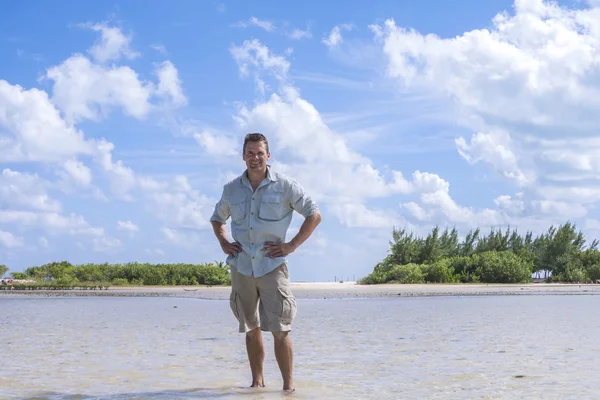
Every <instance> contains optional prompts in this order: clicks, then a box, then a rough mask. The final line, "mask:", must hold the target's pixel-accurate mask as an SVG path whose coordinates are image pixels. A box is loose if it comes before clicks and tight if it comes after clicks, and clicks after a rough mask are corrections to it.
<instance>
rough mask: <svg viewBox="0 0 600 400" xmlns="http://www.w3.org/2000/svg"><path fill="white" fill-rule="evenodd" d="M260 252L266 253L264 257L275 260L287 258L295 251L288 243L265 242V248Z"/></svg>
mask: <svg viewBox="0 0 600 400" xmlns="http://www.w3.org/2000/svg"><path fill="white" fill-rule="evenodd" d="M262 250H263V251H268V253H267V254H265V256H267V257H269V258H275V257H283V256H287V255H288V254H291V253H293V252H294V250H296V249H295V248H294V246H292V245H291V244H289V243H277V242H265V247H263V248H262Z"/></svg>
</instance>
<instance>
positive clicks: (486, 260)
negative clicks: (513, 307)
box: [473, 251, 533, 283]
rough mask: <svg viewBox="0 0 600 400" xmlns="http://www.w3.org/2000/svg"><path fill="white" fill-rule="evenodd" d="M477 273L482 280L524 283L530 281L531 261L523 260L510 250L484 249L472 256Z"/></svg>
mask: <svg viewBox="0 0 600 400" xmlns="http://www.w3.org/2000/svg"><path fill="white" fill-rule="evenodd" d="M473 258H474V260H473V261H474V262H475V263H476V264H477V275H479V276H480V277H481V280H482V281H483V282H489V283H524V282H530V281H531V274H532V269H533V262H532V261H525V260H523V259H521V258H520V257H519V256H517V255H516V254H515V253H513V252H512V251H500V252H497V251H486V252H483V253H480V254H476V255H474V256H473Z"/></svg>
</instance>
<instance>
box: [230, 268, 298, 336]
mask: <svg viewBox="0 0 600 400" xmlns="http://www.w3.org/2000/svg"><path fill="white" fill-rule="evenodd" d="M229 305H230V306H231V311H232V312H233V315H235V317H236V319H237V320H238V322H239V324H240V328H239V331H240V332H241V333H245V332H248V331H251V330H252V329H256V328H259V327H260V329H261V330H263V331H265V332H289V331H291V330H292V322H293V321H294V318H295V317H296V309H297V308H296V298H295V297H294V295H293V294H292V290H291V287H290V276H289V272H288V269H287V265H286V264H282V265H280V266H279V267H277V268H275V269H274V270H273V271H271V272H269V273H268V274H266V275H263V276H261V277H259V278H255V277H254V276H245V275H242V274H240V273H239V272H237V270H236V268H235V267H233V266H232V267H231V296H230V297H229Z"/></svg>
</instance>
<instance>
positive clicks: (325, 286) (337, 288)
mask: <svg viewBox="0 0 600 400" xmlns="http://www.w3.org/2000/svg"><path fill="white" fill-rule="evenodd" d="M230 290H231V289H230V288H229V287H223V286H213V287H207V286H141V287H136V286H134V287H118V286H112V287H110V288H109V289H108V290H48V291H46V290H44V291H42V290H35V291H20V290H10V291H7V290H0V296H2V295H5V296H15V295H16V296H126V297H140V296H142V297H190V298H203V299H211V300H225V299H228V298H229V293H230ZM292 290H293V292H294V295H295V296H296V297H297V298H300V299H302V298H305V299H343V298H371V297H397V296H411V297H414V296H486V295H487V296H489V295H599V294H600V285H598V284H596V285H593V284H557V283H553V284H544V283H535V284H522V285H518V284H416V285H400V284H384V285H357V284H356V283H355V282H344V283H339V282H294V283H292Z"/></svg>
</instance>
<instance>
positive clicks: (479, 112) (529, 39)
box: [0, 0, 600, 281]
mask: <svg viewBox="0 0 600 400" xmlns="http://www.w3.org/2000/svg"><path fill="white" fill-rule="evenodd" d="M340 4H341V3H340ZM2 7H3V9H2V13H0V57H1V59H2V61H3V62H2V63H1V64H0V263H3V264H6V265H7V266H9V268H11V270H13V271H20V270H23V269H24V268H26V267H27V266H31V265H41V264H43V263H46V262H50V261H54V260H68V261H70V262H72V263H86V262H105V261H106V262H127V261H148V262H155V263H158V262H161V263H162V262H210V261H215V260H224V258H225V257H224V255H223V254H222V252H221V250H220V248H219V246H218V245H217V242H216V240H215V239H214V236H213V233H212V230H211V228H210V225H209V223H208V219H209V217H210V214H211V213H212V209H213V207H214V204H215V202H216V201H217V200H218V197H219V196H220V193H221V189H222V185H223V184H224V183H225V182H226V181H227V180H228V179H230V178H232V177H233V176H236V175H238V174H239V173H241V172H242V171H243V168H244V165H243V162H242V160H241V156H240V147H241V140H242V138H243V135H244V134H245V133H247V132H256V131H260V132H263V133H265V134H266V135H267V137H268V138H269V139H270V144H271V153H272V162H273V167H274V168H276V169H278V170H279V171H281V172H284V173H286V174H288V175H290V176H292V177H293V178H296V179H297V180H298V181H299V182H300V183H301V184H302V185H303V186H304V187H305V188H306V189H307V191H309V193H311V195H312V196H313V197H314V198H315V199H316V200H317V201H318V203H319V205H320V207H321V210H322V213H323V215H324V221H323V223H322V224H321V226H319V228H318V230H317V232H316V233H315V234H314V236H313V237H312V238H311V239H310V240H309V241H308V242H306V243H305V244H304V245H303V246H302V247H301V248H300V249H298V250H297V252H296V253H294V254H293V255H291V257H290V268H291V272H292V279H293V280H295V281H328V280H333V278H334V277H335V276H337V277H340V276H342V277H344V278H352V277H353V276H355V277H356V278H358V277H362V276H364V275H366V274H368V273H369V272H370V271H371V270H372V268H373V266H374V264H375V263H376V262H377V261H379V260H380V259H381V258H383V257H384V256H385V254H386V251H387V249H388V241H389V239H390V238H391V232H392V229H393V227H394V226H395V227H406V228H407V229H409V230H413V231H415V232H416V233H417V234H421V235H422V234H426V232H428V231H429V230H430V229H431V227H433V226H434V225H440V226H442V227H446V226H448V227H453V226H456V227H457V228H458V229H459V231H460V233H461V234H463V235H464V234H466V233H467V232H468V230H469V229H471V228H475V227H480V228H482V229H484V230H487V229H489V228H490V227H492V226H495V227H503V228H504V227H507V226H511V227H517V228H518V229H519V230H521V231H525V230H533V231H534V232H536V233H539V232H540V231H543V230H546V229H547V228H548V227H549V226H550V225H551V224H560V223H563V222H565V221H567V220H571V221H574V222H576V223H577V225H578V226H579V228H581V229H582V230H583V231H584V232H585V233H586V234H587V235H588V236H589V237H590V241H591V238H592V237H599V236H600V235H599V234H600V222H599V221H598V217H599V215H598V210H597V208H596V205H597V203H598V201H599V200H600V189H599V186H598V178H599V176H600V161H598V160H600V140H598V139H597V138H596V136H597V134H596V131H597V126H598V123H599V122H600V121H599V120H598V117H597V116H596V114H595V112H594V110H595V109H596V108H597V107H598V105H600V80H599V77H600V74H599V72H600V69H599V65H600V22H599V21H600V8H597V7H600V5H599V4H598V3H594V2H593V1H589V2H583V1H569V2H560V3H558V4H554V3H549V2H544V1H541V0H517V1H515V2H514V3H513V2H509V1H487V2H480V1H462V2H452V3H449V2H442V1H423V2H420V3H417V2H397V1H381V2H376V4H375V2H373V3H365V2H358V1H354V2H345V3H344V6H343V7H340V5H339V4H337V3H333V2H330V3H321V2H318V3H317V2H313V1H308V2H303V3H302V6H300V5H297V6H296V5H293V4H291V5H288V4H286V5H281V3H280V2H274V1H271V2H260V3H259V2H244V3H242V2H237V3H235V2H219V1H206V2H195V1H179V2H176V3H167V2H154V3H153V5H152V7H148V6H147V3H146V2H142V1H128V2H121V3H119V2H115V3H108V2H101V3H94V4H92V3H84V2H74V1H73V2H42V1H31V2H27V3H26V4H25V3H15V4H5V5H3V6H2ZM300 224H301V220H300V218H295V219H294V221H293V223H292V227H291V229H290V236H289V237H290V238H291V237H292V236H293V235H294V234H295V232H297V229H298V228H299V226H300Z"/></svg>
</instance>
